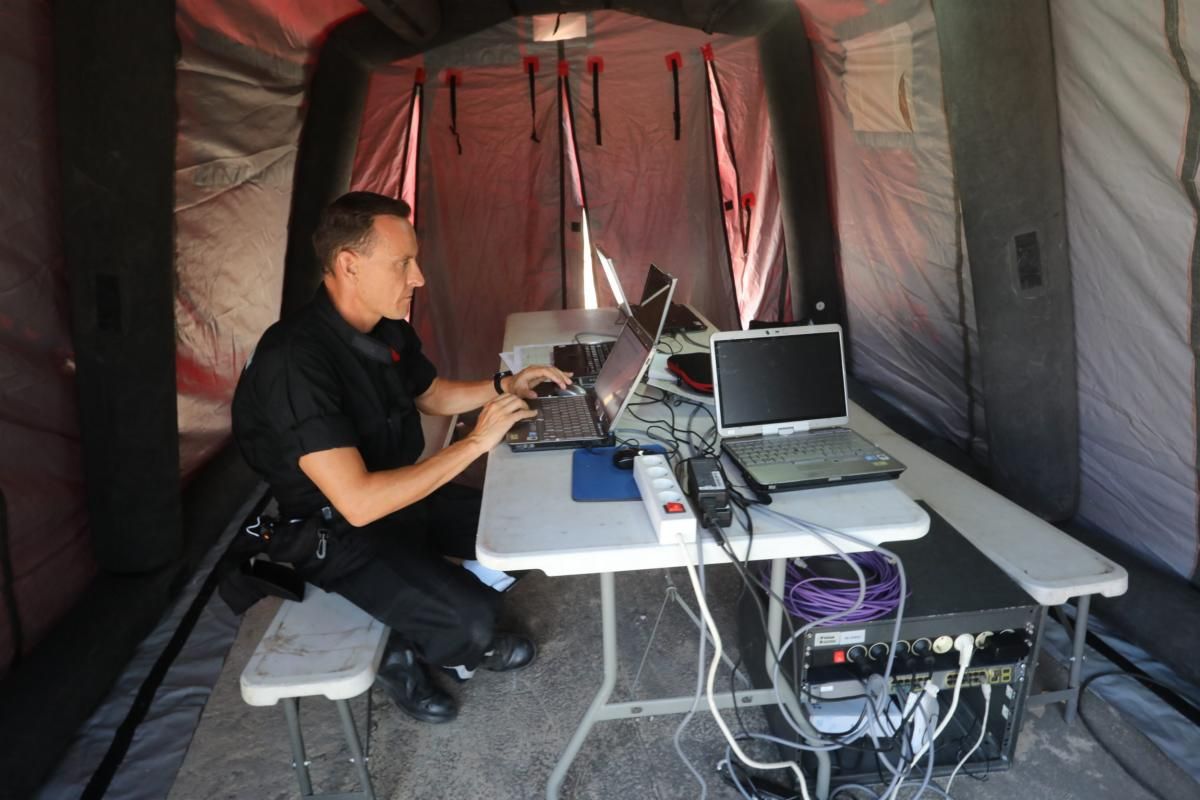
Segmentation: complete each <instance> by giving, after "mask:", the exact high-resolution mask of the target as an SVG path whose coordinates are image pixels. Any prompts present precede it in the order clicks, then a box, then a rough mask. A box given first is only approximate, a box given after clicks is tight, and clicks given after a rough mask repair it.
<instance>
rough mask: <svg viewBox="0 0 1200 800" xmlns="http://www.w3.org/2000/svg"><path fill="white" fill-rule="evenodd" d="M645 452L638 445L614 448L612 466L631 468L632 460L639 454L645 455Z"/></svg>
mask: <svg viewBox="0 0 1200 800" xmlns="http://www.w3.org/2000/svg"><path fill="white" fill-rule="evenodd" d="M646 452H647V451H646V450H643V449H642V448H640V447H624V448H622V449H620V450H616V451H614V452H613V455H612V462H613V466H614V467H616V468H617V469H633V460H634V459H635V458H637V457H638V456H640V455H645V454H646Z"/></svg>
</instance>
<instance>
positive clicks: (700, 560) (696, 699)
mask: <svg viewBox="0 0 1200 800" xmlns="http://www.w3.org/2000/svg"><path fill="white" fill-rule="evenodd" d="M684 549H685V550H686V549H687V548H684ZM696 564H697V565H698V567H699V572H700V593H701V594H704V592H705V589H706V588H707V587H706V586H705V584H704V543H703V541H701V539H700V537H698V536H697V537H696ZM699 633H700V655H699V657H698V660H697V663H696V693H695V695H693V697H692V707H691V708H690V709H688V712H687V714H685V715H684V717H683V721H682V722H680V723H679V727H677V728H676V729H675V735H674V736H672V737H671V741H672V742H673V743H674V744H675V752H676V753H677V754H678V755H679V760H680V761H682V762H683V765H684V766H685V767H687V768H688V771H689V772H691V773H692V775H693V776H695V778H696V780H697V781H698V782H699V783H700V800H705V798H707V797H708V783H707V782H706V781H705V780H704V776H703V775H701V774H700V771H699V770H697V769H696V768H695V767H694V766H693V765H692V762H691V761H689V760H688V757H687V756H686V755H684V752H683V746H682V745H681V744H680V743H679V737H680V736H681V735H682V734H683V729H684V728H686V727H687V725H688V723H689V722H691V721H692V717H693V716H694V715H695V714H696V709H697V708H699V707H700V696H701V695H702V694H703V693H704V645H705V639H707V638H708V637H707V636H705V634H704V630H703V629H701V630H700V632H699Z"/></svg>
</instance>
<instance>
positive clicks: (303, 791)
mask: <svg viewBox="0 0 1200 800" xmlns="http://www.w3.org/2000/svg"><path fill="white" fill-rule="evenodd" d="M299 709H300V703H299V701H298V700H297V699H296V698H295V697H285V698H284V699H283V715H284V716H285V717H287V726H288V737H289V738H290V739H291V741H292V767H293V768H295V770H296V780H298V781H300V796H301V797H312V793H313V791H312V781H311V780H309V777H308V759H307V757H306V756H305V755H304V738H303V737H302V736H301V735H300V710H299Z"/></svg>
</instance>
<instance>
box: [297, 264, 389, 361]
mask: <svg viewBox="0 0 1200 800" xmlns="http://www.w3.org/2000/svg"><path fill="white" fill-rule="evenodd" d="M313 304H314V305H315V306H316V309H317V314H318V316H320V317H321V319H323V320H325V322H326V323H328V324H329V326H330V327H331V328H333V331H334V333H336V334H337V336H338V338H339V339H341V340H342V341H343V342H345V343H346V344H348V345H350V347H351V348H353V349H354V350H355V351H357V352H358V353H360V354H361V355H364V356H366V357H367V358H369V359H371V360H372V361H378V362H380V363H382V364H391V363H393V362H394V361H396V360H397V355H396V353H395V351H394V350H393V349H392V348H390V347H388V346H387V345H386V344H384V343H383V342H381V341H380V340H379V339H376V338H375V337H374V336H373V335H371V334H366V333H360V332H359V331H358V330H356V329H355V328H354V326H353V325H351V324H350V323H349V322H346V320H345V318H344V317H342V315H341V314H340V313H339V312H338V310H337V306H335V305H334V304H333V300H332V299H331V298H330V297H329V292H328V291H327V290H326V289H325V284H324V283H322V284H321V285H320V286H319V287H318V288H317V294H316V296H315V297H314V298H313ZM383 322H384V321H383V320H380V323H379V324H380V325H382V324H383ZM378 329H379V326H378V325H377V326H376V327H375V330H378ZM371 333H374V331H372V332H371Z"/></svg>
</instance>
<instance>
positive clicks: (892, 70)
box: [842, 22, 916, 134]
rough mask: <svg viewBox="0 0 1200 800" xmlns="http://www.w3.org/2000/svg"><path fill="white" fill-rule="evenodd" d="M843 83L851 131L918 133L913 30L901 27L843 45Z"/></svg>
mask: <svg viewBox="0 0 1200 800" xmlns="http://www.w3.org/2000/svg"><path fill="white" fill-rule="evenodd" d="M842 44H843V46H844V47H845V49H846V65H845V73H844V75H843V78H842V81H843V83H844V85H845V89H846V102H847V105H848V106H849V110H850V124H851V127H853V128H854V130H855V131H856V132H858V133H866V134H894V133H912V132H913V131H914V130H916V128H915V126H914V124H913V114H912V107H913V102H912V74H913V45H912V28H911V27H909V25H908V23H904V22H902V23H900V24H899V25H893V26H892V27H890V28H884V29H883V30H880V31H873V32H872V33H867V34H864V35H862V36H857V37H855V38H853V39H847V40H846V41H845V42H843V43H842Z"/></svg>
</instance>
